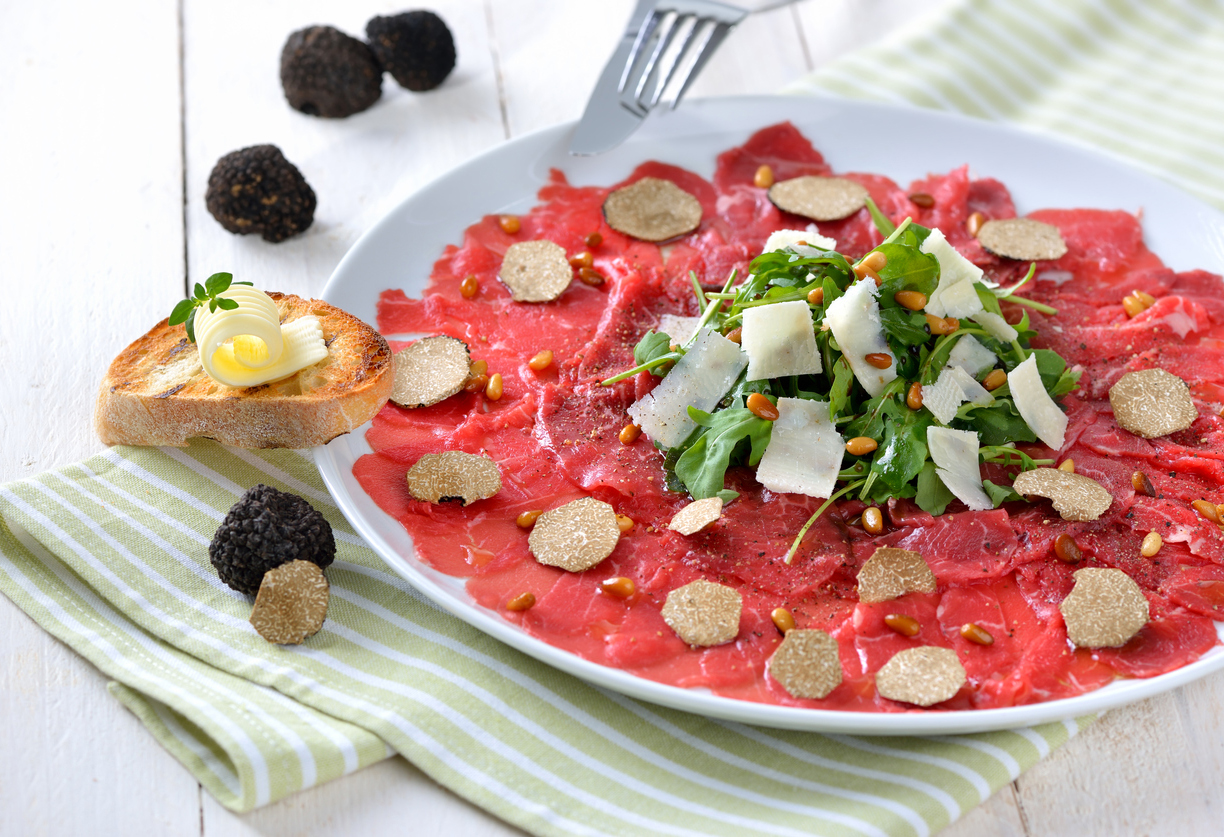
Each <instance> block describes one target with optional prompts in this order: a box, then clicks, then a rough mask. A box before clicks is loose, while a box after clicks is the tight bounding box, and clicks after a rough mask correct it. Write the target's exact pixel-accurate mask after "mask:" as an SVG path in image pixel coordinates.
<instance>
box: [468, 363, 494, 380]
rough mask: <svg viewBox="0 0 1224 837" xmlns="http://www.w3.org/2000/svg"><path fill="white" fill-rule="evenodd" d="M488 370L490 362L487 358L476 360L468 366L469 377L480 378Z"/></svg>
mask: <svg viewBox="0 0 1224 837" xmlns="http://www.w3.org/2000/svg"><path fill="white" fill-rule="evenodd" d="M488 371H489V362H488V361H487V360H474V361H472V365H471V366H469V367H468V377H469V378H479V377H480V376H481V375H483V374H485V373H486V372H488Z"/></svg>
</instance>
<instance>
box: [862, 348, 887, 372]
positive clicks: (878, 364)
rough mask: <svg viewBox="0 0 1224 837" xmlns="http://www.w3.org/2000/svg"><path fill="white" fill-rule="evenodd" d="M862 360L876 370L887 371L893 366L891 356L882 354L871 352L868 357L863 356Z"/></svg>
mask: <svg viewBox="0 0 1224 837" xmlns="http://www.w3.org/2000/svg"><path fill="white" fill-rule="evenodd" d="M863 360H865V361H867V362H868V363H869V364H871V365H872V366H874V367H875V368H876V369H887V368H888V367H890V366H892V365H893V359H892V355H888V354H885V353H884V352H872V353H871V354H868V355H863Z"/></svg>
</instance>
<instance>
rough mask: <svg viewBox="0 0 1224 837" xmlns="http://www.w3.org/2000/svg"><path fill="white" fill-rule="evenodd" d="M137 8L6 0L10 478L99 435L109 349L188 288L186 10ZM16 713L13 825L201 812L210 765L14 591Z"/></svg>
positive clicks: (9, 673) (10, 666)
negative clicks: (182, 47)
mask: <svg viewBox="0 0 1224 837" xmlns="http://www.w3.org/2000/svg"><path fill="white" fill-rule="evenodd" d="M125 11H126V14H125V15H124V16H123V21H122V25H117V24H118V20H117V19H116V17H115V15H114V10H113V9H112V8H111V7H109V6H107V5H88V4H78V3H73V2H68V0H47V2H40V3H10V4H6V5H5V6H4V9H3V14H2V21H0V114H3V116H2V117H0V254H2V256H3V258H0V277H2V278H0V288H2V289H3V302H2V303H0V393H3V395H2V396H0V399H3V401H2V403H3V413H2V414H0V482H7V481H9V480H13V479H17V478H19V477H23V476H28V475H30V474H35V473H38V472H40V471H43V470H46V469H47V468H51V467H55V466H58V465H66V464H68V463H70V462H73V461H76V460H79V459H82V458H84V457H86V456H88V455H90V454H93V453H96V452H97V451H98V450H100V449H101V447H102V446H101V444H100V443H99V442H98V440H97V437H96V436H95V435H94V432H93V426H92V423H91V421H90V414H91V411H92V407H93V400H94V393H95V391H96V389H97V386H98V382H99V381H100V380H101V379H102V374H103V372H104V371H105V369H106V366H107V364H108V363H110V359H111V358H112V357H113V356H114V355H115V354H116V353H118V351H119V350H120V349H121V348H122V347H123V346H125V345H127V343H129V342H130V341H131V340H132V339H133V338H134V337H135V336H136V335H138V334H140V333H141V332H143V331H144V330H145V329H147V328H148V327H149V326H150V325H151V324H152V323H154V322H156V320H157V318H158V317H160V316H163V315H164V314H163V309H164V307H165V304H166V300H170V299H173V298H174V295H175V294H178V293H181V290H182V282H183V279H182V276H183V220H182V207H183V204H182V166H181V144H180V128H179V114H180V108H179V105H180V101H181V100H180V97H179V57H178V17H177V13H176V10H175V8H174V6H173V5H172V4H167V3H164V2H157V0H132V1H131V2H129V3H127V4H126V9H125ZM101 32H105V33H107V37H106V38H100V37H98V35H99V33H101ZM0 721H3V723H0V833H3V834H6V835H8V834H12V835H25V834H98V833H101V832H100V831H99V827H100V826H102V825H104V826H105V829H111V830H112V831H111V833H116V834H118V833H126V834H154V833H162V834H190V833H193V831H194V830H198V827H199V826H198V823H199V796H200V793H199V786H198V785H197V784H196V782H195V780H194V779H192V778H191V776H189V775H187V774H186V772H185V771H184V770H183V768H182V767H181V766H180V765H179V764H178V762H176V761H175V760H174V758H173V757H171V756H170V754H169V753H167V752H166V751H164V750H163V749H162V748H161V746H160V745H158V744H157V743H156V742H155V741H154V740H153V739H152V738H151V737H150V736H149V735H148V733H147V732H145V731H144V729H143V727H142V726H141V724H140V723H139V721H137V720H136V718H135V717H134V716H132V715H131V714H129V713H128V712H127V711H126V710H125V709H123V707H122V706H121V705H120V704H119V702H118V701H116V700H115V699H113V698H112V697H110V696H109V695H108V694H107V692H106V680H105V678H104V677H102V675H101V674H99V673H98V672H97V671H96V670H95V669H94V668H93V667H92V666H91V665H89V664H88V663H86V662H84V661H83V660H82V659H81V658H80V657H78V656H77V655H76V654H75V653H74V652H72V651H70V650H69V649H68V648H66V647H64V646H62V645H60V644H59V643H58V642H56V641H55V640H53V639H51V637H50V636H49V635H47V634H46V633H45V632H44V631H43V630H42V629H41V628H39V627H38V626H37V625H36V624H35V623H34V622H33V621H32V620H31V619H30V618H29V617H27V616H26V615H25V614H24V613H22V612H21V611H20V610H18V609H17V608H16V607H15V606H14V605H13V604H12V603H11V602H9V601H8V599H6V598H4V597H3V596H0Z"/></svg>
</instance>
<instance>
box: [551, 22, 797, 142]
mask: <svg viewBox="0 0 1224 837" xmlns="http://www.w3.org/2000/svg"><path fill="white" fill-rule="evenodd" d="M792 2H795V0H756V2H754V3H752V5H754V6H755V8H753V9H751V11H753V12H760V11H766V10H768V9H773V8H777V7H779V6H784V5H787V4H788V3H792ZM749 11H750V10H749V9H744V8H741V7H739V6H731V5H728V4H726V3H719V2H716V0H638V4H637V6H636V7H635V8H634V10H633V14H632V15H631V16H630V18H629V24H628V26H626V28H625V32H624V35H622V37H621V40H620V43H619V44H618V45H617V48H616V51H615V52H614V53H613V54H612V57H611V59H609V61H608V64H607V66H605V67H604V70H603V74H602V75H601V76H600V78H599V81H598V82H597V83H596V85H595V90H594V92H592V94H591V98H590V101H588V102H587V107H586V111H585V112H584V113H583V115H582V120H581V121H580V122H579V124H578V128H577V129H576V130H575V132H574V136H573V139H572V140H571V142H570V153H571V154H598V153H600V152H603V151H607V150H608V149H610V148H614V147H615V146H617V145H619V144H620V143H621V142H622V141H623V140H624V139H625V138H626V137H628V136H629V135H630V134H632V133H633V132H634V131H635V130H636V129H637V127H638V125H639V124H641V121H642V120H643V119H645V118H646V115H647V114H649V113H650V111H651V110H652V109H653V108H654V107H655V106H656V105H657V104H658V103H659V100H660V99H661V98H662V96H663V93H664V92H665V91H666V90H667V89H668V86H669V85H672V84H673V83H674V84H675V86H676V94H675V96H674V98H673V99H672V103H671V106H672V107H673V108H674V107H676V105H677V104H679V102H680V100H681V99H682V98H683V97H684V94H685V92H686V91H687V90H688V88H689V85H690V84H691V83H692V82H693V80H694V79H695V78H696V77H697V74H698V73H699V72H701V69H702V68H703V67H704V66H705V64H706V62H707V61H708V60H709V58H710V56H711V55H712V54H713V53H714V50H716V49H718V47H719V45H720V44H721V43H722V42H723V40H724V39H725V38H726V37H727V35H728V33H730V31H731V30H732V29H733V28H734V27H735V25H736V24H738V23H739V22H740V21H741V20H743V19H744V18H745V17H746V16H747V15H748V14H749Z"/></svg>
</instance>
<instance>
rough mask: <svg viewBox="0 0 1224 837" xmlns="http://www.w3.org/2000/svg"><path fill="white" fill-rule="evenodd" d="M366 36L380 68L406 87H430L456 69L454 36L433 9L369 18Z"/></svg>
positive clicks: (415, 88) (413, 88)
mask: <svg viewBox="0 0 1224 837" xmlns="http://www.w3.org/2000/svg"><path fill="white" fill-rule="evenodd" d="M366 39H367V40H368V41H369V42H370V48H371V49H372V50H374V54H375V55H376V56H377V57H378V60H379V61H380V62H381V63H382V66H383V69H384V70H386V71H387V72H388V73H390V74H391V77H392V78H393V79H395V80H396V81H397V82H399V83H400V85H401V86H402V87H406V88H408V89H409V90H414V91H416V92H418V93H419V92H421V91H423V90H433V89H434V88H435V87H437V86H438V85H439V84H441V83H442V82H443V80H445V79H446V77H447V76H448V75H450V71H451V70H453V69H455V39H454V38H453V37H452V36H451V31H450V29H448V28H447V26H446V24H445V23H443V22H442V18H440V17H438V16H437V15H436V14H434V13H433V12H426V11H416V12H401V13H399V14H397V15H391V16H390V17H373V18H370V22H369V23H367V24H366Z"/></svg>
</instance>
